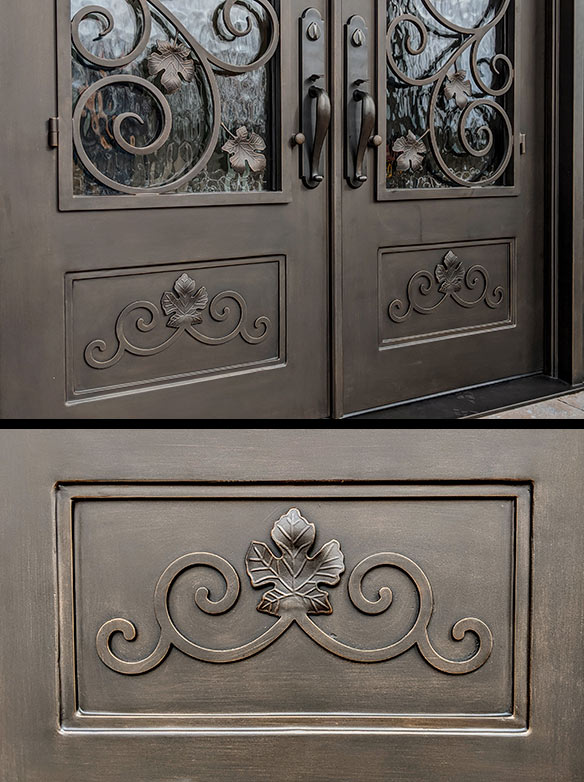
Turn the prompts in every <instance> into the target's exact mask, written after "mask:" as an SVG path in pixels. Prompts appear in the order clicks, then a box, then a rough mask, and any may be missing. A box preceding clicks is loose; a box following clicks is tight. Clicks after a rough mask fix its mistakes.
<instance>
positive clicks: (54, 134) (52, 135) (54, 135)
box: [48, 117, 59, 149]
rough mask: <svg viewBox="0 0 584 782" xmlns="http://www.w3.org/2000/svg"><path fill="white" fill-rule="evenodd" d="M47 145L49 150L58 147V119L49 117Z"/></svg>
mask: <svg viewBox="0 0 584 782" xmlns="http://www.w3.org/2000/svg"><path fill="white" fill-rule="evenodd" d="M48 143H49V147H51V149H55V148H56V147H58V146H59V118H58V117H51V118H50V120H49V135H48Z"/></svg>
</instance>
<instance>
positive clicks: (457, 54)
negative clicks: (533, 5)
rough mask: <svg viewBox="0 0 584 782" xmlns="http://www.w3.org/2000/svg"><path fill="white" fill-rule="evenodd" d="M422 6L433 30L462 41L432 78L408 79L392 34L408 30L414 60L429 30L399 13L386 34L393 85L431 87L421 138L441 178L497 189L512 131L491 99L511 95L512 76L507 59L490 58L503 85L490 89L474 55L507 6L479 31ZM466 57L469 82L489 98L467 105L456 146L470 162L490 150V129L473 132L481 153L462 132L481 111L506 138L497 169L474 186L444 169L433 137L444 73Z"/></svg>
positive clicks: (507, 1)
mask: <svg viewBox="0 0 584 782" xmlns="http://www.w3.org/2000/svg"><path fill="white" fill-rule="evenodd" d="M421 2H422V4H423V6H424V8H425V10H426V11H427V13H428V14H429V15H430V16H431V17H432V18H433V19H434V20H435V21H436V22H438V24H440V25H441V26H442V27H443V28H445V29H446V30H447V31H449V32H450V33H454V34H455V35H458V36H460V37H461V38H462V41H461V42H460V45H459V46H458V47H457V48H456V50H455V51H454V52H453V54H452V55H451V56H450V57H449V58H448V60H447V61H446V62H445V64H444V65H443V66H442V67H441V68H439V69H438V70H437V71H436V72H435V73H431V74H430V75H428V76H426V77H424V78H420V79H416V78H413V77H412V76H410V75H409V74H408V73H406V72H404V70H403V68H401V67H400V66H399V64H398V63H397V61H396V58H395V55H394V36H395V33H396V30H397V29H398V28H399V27H401V26H402V25H406V26H408V27H407V34H406V37H405V49H406V51H407V53H408V54H409V55H411V56H413V57H416V56H418V55H421V54H423V53H424V52H425V51H426V49H427V47H428V43H429V29H428V26H427V24H426V22H425V21H424V20H423V19H421V18H419V17H418V16H414V15H413V14H410V13H402V14H399V15H398V16H396V17H395V18H394V19H392V21H391V22H390V24H389V26H388V29H387V36H386V53H387V62H388V64H389V67H390V68H391V70H392V71H393V73H394V74H395V76H397V78H398V79H400V80H401V81H402V82H404V83H405V84H407V85H410V86H413V87H424V86H429V85H434V87H433V90H432V93H431V97H430V102H429V107H428V112H427V122H428V129H427V132H426V134H427V135H428V137H429V140H430V146H431V148H432V152H433V154H434V157H435V159H436V162H437V164H438V166H439V168H440V170H441V171H442V172H443V174H444V175H445V176H446V177H447V178H448V179H449V180H450V181H452V182H454V183H455V184H456V185H460V186H463V187H473V186H477V185H481V186H486V185H492V184H494V183H496V182H497V181H498V180H499V179H500V178H501V177H502V175H503V174H504V173H505V171H506V170H507V168H508V166H509V163H510V162H511V159H512V156H513V149H514V130H513V125H512V122H511V119H510V117H509V114H508V112H507V111H506V109H505V108H504V107H503V106H502V105H501V103H499V102H497V101H496V100H495V99H496V98H501V97H503V96H505V95H507V94H508V93H509V92H510V90H511V88H512V87H513V84H514V81H515V71H514V67H513V63H512V61H511V59H510V58H509V57H508V56H507V55H506V54H502V53H499V54H495V55H494V56H493V57H492V58H491V59H490V60H489V65H490V68H491V70H492V72H493V73H494V74H495V75H497V76H504V77H505V78H504V83H502V84H501V85H500V86H499V87H493V86H489V85H488V84H486V82H485V80H484V79H483V77H482V76H481V72H480V67H479V51H480V48H481V44H482V42H483V41H484V39H485V36H487V35H488V33H490V32H491V31H492V30H494V29H495V28H496V27H497V25H499V24H500V23H501V22H502V21H503V19H504V18H505V16H506V14H507V12H508V10H509V7H510V5H511V0H502V1H501V3H500V6H499V8H498V10H497V12H496V13H495V14H494V16H493V18H492V19H491V21H489V22H486V23H484V24H479V26H478V27H464V26H461V25H458V24H456V23H455V22H453V21H452V20H450V19H447V18H446V17H445V16H444V15H443V14H442V13H440V12H439V11H438V9H437V8H436V7H435V6H434V3H433V2H432V1H431V0H421ZM412 27H413V28H414V30H415V32H414V30H412V29H411V28H412ZM416 39H417V40H416ZM469 50H470V51H469ZM467 51H469V62H470V69H471V73H472V76H473V78H474V81H475V83H476V85H477V86H478V88H479V89H480V90H481V91H482V93H483V94H484V95H486V96H488V97H481V98H475V99H471V100H470V102H469V103H468V105H467V106H466V107H465V108H464V110H463V111H462V113H461V116H460V119H459V122H458V138H459V140H460V143H461V146H462V148H463V149H464V151H465V152H466V153H467V154H468V155H470V156H471V157H475V158H482V157H485V156H486V155H488V154H489V153H490V152H491V151H492V149H493V145H494V134H493V130H492V128H491V127H489V125H487V124H485V125H482V126H481V127H480V128H478V130H477V132H478V133H479V134H480V135H482V137H483V139H484V143H483V144H482V145H481V147H480V148H477V147H474V146H473V145H472V144H471V142H470V141H469V139H468V133H467V126H468V121H469V118H470V116H471V114H472V113H473V112H475V111H477V110H480V109H484V108H487V109H489V110H491V111H493V112H495V113H496V114H498V115H499V117H500V118H501V120H502V123H503V127H504V135H505V142H504V149H503V154H502V159H501V161H500V163H499V165H498V166H497V169H496V171H495V172H494V173H492V174H490V175H489V176H484V177H482V178H480V179H474V180H468V179H464V178H463V177H461V176H460V175H459V174H457V172H456V171H454V170H453V169H452V168H451V167H450V166H449V165H448V163H447V162H446V161H445V159H444V156H443V154H442V151H441V149H440V143H439V140H438V136H437V116H436V115H437V108H438V101H439V98H440V96H441V94H442V92H443V90H444V86H445V83H446V79H447V77H448V75H449V71H450V70H451V69H452V68H453V67H454V68H456V63H457V61H459V60H460V58H461V57H462V56H463V55H464V54H465V53H466V52H467ZM426 134H424V135H426Z"/></svg>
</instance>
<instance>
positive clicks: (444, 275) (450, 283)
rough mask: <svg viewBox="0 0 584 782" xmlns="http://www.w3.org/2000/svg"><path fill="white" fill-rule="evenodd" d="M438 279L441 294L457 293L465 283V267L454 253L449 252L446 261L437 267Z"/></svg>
mask: <svg viewBox="0 0 584 782" xmlns="http://www.w3.org/2000/svg"><path fill="white" fill-rule="evenodd" d="M436 279H437V280H438V282H439V283H441V284H440V293H457V292H458V291H459V290H461V289H462V285H463V283H464V267H463V265H462V261H460V260H459V259H458V258H457V257H456V255H455V254H454V253H453V252H451V251H450V252H448V253H447V254H446V256H445V257H444V261H443V263H441V264H438V266H437V267H436Z"/></svg>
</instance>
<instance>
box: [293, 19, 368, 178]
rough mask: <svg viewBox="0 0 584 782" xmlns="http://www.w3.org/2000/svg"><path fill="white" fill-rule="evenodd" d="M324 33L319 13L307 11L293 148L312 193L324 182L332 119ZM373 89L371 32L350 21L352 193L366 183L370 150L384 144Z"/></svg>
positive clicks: (348, 172) (348, 158)
mask: <svg viewBox="0 0 584 782" xmlns="http://www.w3.org/2000/svg"><path fill="white" fill-rule="evenodd" d="M325 30H326V28H325V22H324V20H323V18H322V15H321V14H320V11H318V10H317V9H315V8H309V9H308V10H306V11H305V12H304V14H303V16H302V18H301V20H300V57H301V96H300V131H299V132H298V133H297V134H296V135H295V136H294V138H293V139H292V142H293V144H295V145H296V146H298V147H300V149H301V154H300V176H301V178H302V180H303V182H304V184H305V185H306V187H308V188H310V189H314V188H316V187H318V186H319V185H320V184H321V183H322V182H323V180H324V170H325V164H324V160H323V154H322V153H323V149H324V144H325V141H326V137H327V135H328V132H329V128H330V123H331V114H332V108H331V100H330V97H329V94H328V92H327V90H326V86H325V73H326V64H327V63H326V58H327V47H326V34H325ZM369 83H370V73H369V29H368V27H367V24H366V22H365V19H363V17H362V16H352V17H351V18H350V19H349V21H348V23H347V25H346V27H345V101H346V104H345V105H346V128H345V139H346V143H345V149H346V153H345V177H346V179H347V182H348V183H349V185H350V186H351V187H353V188H359V187H362V186H363V185H364V184H365V182H367V180H368V173H367V154H366V153H367V149H368V147H370V146H374V147H380V146H381V145H382V143H383V139H382V137H381V136H379V135H377V134H376V133H375V127H376V122H377V109H376V104H375V99H374V98H373V96H372V95H371V93H370V91H369V90H370V87H369Z"/></svg>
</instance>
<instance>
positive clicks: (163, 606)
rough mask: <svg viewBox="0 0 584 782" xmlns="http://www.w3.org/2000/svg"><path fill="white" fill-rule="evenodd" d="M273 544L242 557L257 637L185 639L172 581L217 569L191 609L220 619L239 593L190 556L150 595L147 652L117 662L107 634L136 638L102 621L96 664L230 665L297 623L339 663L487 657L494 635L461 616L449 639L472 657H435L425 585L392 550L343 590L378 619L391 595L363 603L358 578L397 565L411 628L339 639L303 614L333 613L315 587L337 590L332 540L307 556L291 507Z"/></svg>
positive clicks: (451, 670)
mask: <svg viewBox="0 0 584 782" xmlns="http://www.w3.org/2000/svg"><path fill="white" fill-rule="evenodd" d="M271 534H272V539H273V541H274V543H275V544H276V546H277V547H278V549H279V552H280V554H279V555H275V554H274V552H273V551H272V549H271V548H270V547H269V546H267V545H266V544H265V543H260V542H258V541H252V543H251V544H250V546H249V549H248V551H247V555H246V568H247V573H248V575H249V577H250V580H251V583H252V586H254V587H257V588H261V587H264V586H269V587H270V589H269V590H268V591H267V592H265V593H264V595H263V596H262V598H261V601H260V603H259V604H258V606H257V609H258V611H261V612H262V613H267V614H269V615H271V616H273V617H276V618H277V621H276V622H275V623H274V624H273V625H272V626H271V627H269V628H268V629H267V630H266V631H265V632H264V633H262V634H261V635H260V636H258V637H257V638H255V639H254V640H252V641H250V642H249V643H246V644H243V645H241V646H237V647H234V648H230V649H211V648H207V647H203V646H200V645H199V644H197V643H195V642H194V641H192V640H190V639H189V638H187V637H186V636H185V635H184V634H183V633H182V632H181V631H180V630H179V629H178V628H177V626H176V624H175V622H174V620H173V618H172V617H171V614H170V610H169V607H168V605H169V594H170V590H171V589H172V586H173V584H174V583H175V581H176V580H177V579H178V577H179V576H180V575H181V574H182V573H184V572H185V571H186V570H188V569H190V568H193V567H197V566H205V567H208V568H212V569H214V570H215V571H217V572H218V573H219V574H220V575H221V576H222V578H223V580H224V582H225V590H224V593H223V595H222V596H221V597H220V598H219V599H218V600H212V599H211V597H210V593H209V590H208V589H207V588H206V587H203V586H200V587H198V589H197V590H196V591H195V605H196V606H197V608H199V609H200V610H201V611H204V612H205V613H207V614H222V613H225V612H226V611H229V610H230V609H232V608H233V606H234V605H235V603H236V602H237V599H238V596H239V592H240V581H239V576H238V575H237V572H236V570H235V568H234V567H233V566H232V565H230V564H229V562H227V561H226V560H225V559H223V558H222V557H219V556H217V555H216V554H210V553H193V554H186V555H185V556H182V557H179V558H178V559H176V560H175V561H174V562H171V564H170V565H169V566H168V567H167V568H166V570H165V571H164V572H163V573H162V575H161V576H160V578H159V580H158V583H157V584H156V588H155V590H154V614H155V617H156V621H157V623H158V625H159V628H160V636H159V640H158V642H157V644H156V646H155V648H154V650H153V651H152V652H151V653H150V654H148V655H147V656H146V657H144V658H143V659H141V660H133V661H132V660H127V659H123V658H121V657H119V656H118V655H117V654H115V653H114V651H113V650H112V648H111V640H112V636H114V635H115V634H116V633H121V634H122V635H123V637H124V639H125V640H126V641H128V642H131V641H133V640H135V638H136V636H137V629H136V626H135V625H134V624H133V623H132V622H130V621H128V620H127V619H122V618H115V619H109V620H108V621H106V622H105V623H104V624H103V625H102V626H101V627H100V628H99V630H98V633H97V641H96V645H97V653H98V655H99V657H100V658H101V660H102V662H103V663H104V664H105V665H107V666H108V668H111V669H112V670H113V671H116V672H117V673H122V674H140V673H145V672H146V671H151V670H152V669H153V668H155V667H156V666H158V665H160V663H161V662H162V661H163V660H164V659H165V658H166V656H167V655H168V653H169V652H170V650H171V648H172V647H174V648H176V649H178V650H179V651H181V652H182V653H183V654H185V655H187V656H189V657H192V658H194V659H196V660H203V661H205V662H212V663H230V662H236V661H238V660H244V659H246V658H248V657H252V656H253V655H255V654H258V653H259V652H261V651H262V650H264V649H266V648H267V647H268V646H270V645H271V644H273V643H274V642H275V641H276V640H277V639H278V638H280V637H281V636H282V635H283V634H284V633H285V632H286V630H288V628H289V627H291V626H292V625H293V624H296V625H297V626H298V627H300V628H301V629H302V630H303V631H304V632H305V633H306V635H308V637H309V638H311V639H312V640H313V641H314V642H315V643H317V644H318V645H319V646H321V647H322V648H323V649H326V651H328V652H330V653H331V654H334V655H336V656H338V657H342V658H344V659H346V660H351V661H354V662H359V663H376V662H382V661H385V660H391V659H393V658H395V657H398V656H399V655H401V654H404V652H407V651H408V650H409V649H412V648H414V647H416V648H417V649H418V651H419V652H420V654H421V655H422V656H423V658H424V659H425V660H426V661H427V662H428V663H429V664H430V665H431V666H433V667H434V668H436V669H437V670H438V671H442V672H443V673H448V674H467V673H471V672H472V671H476V670H478V669H479V668H481V667H482V666H483V665H484V664H485V663H486V661H487V660H488V659H489V657H490V655H491V651H492V648H493V636H492V633H491V631H490V629H489V627H488V626H487V625H486V624H485V623H484V622H482V621H481V620H480V619H474V618H470V617H467V618H465V619H460V620H459V621H458V622H456V624H455V625H454V627H453V628H452V637H453V638H454V640H455V641H462V640H463V639H464V637H465V636H466V634H467V633H472V634H473V635H474V636H475V638H476V640H477V644H476V646H475V649H474V651H473V653H472V654H471V655H470V656H469V657H467V658H466V659H462V660H449V659H447V658H445V657H443V656H442V655H441V654H439V653H438V652H437V651H436V650H435V648H434V646H433V645H432V642H431V641H430V638H429V634H428V626H429V624H430V620H431V618H432V613H433V611H434V597H433V594H432V587H431V585H430V582H429V580H428V578H427V576H426V574H425V573H424V571H423V570H422V569H421V568H420V567H419V565H417V564H416V563H415V562H413V561H412V560H411V559H409V558H408V557H405V556H403V555H402V554H395V553H380V554H373V555H372V556H369V557H366V558H365V559H363V560H362V561H361V562H360V563H359V564H358V565H357V566H356V567H355V568H354V569H353V571H352V573H351V575H350V577H349V584H348V591H349V598H350V600H351V602H352V604H353V605H354V606H355V608H357V609H358V610H359V611H361V612H362V613H364V614H369V615H373V614H382V613H384V612H385V611H387V610H388V609H389V607H390V606H391V603H392V600H393V594H392V591H391V589H390V588H389V587H387V586H384V587H382V588H381V589H380V590H379V595H378V599H377V600H369V599H368V598H367V597H366V596H365V595H364V593H363V588H362V587H363V581H364V579H365V577H366V576H367V575H368V574H369V573H370V572H371V571H372V570H374V569H376V568H380V567H389V568H396V569H398V570H401V571H402V572H403V573H405V574H406V576H408V577H409V579H410V580H411V582H412V583H413V585H414V586H415V588H416V590H417V593H418V602H419V607H418V613H417V616H416V618H415V620H414V622H413V624H412V626H411V627H410V629H409V630H408V631H407V632H406V633H405V634H404V635H403V636H402V638H401V639H400V640H398V641H396V642H395V643H392V644H389V645H388V646H384V647H381V648H377V649H365V648H359V647H355V646H350V645H348V644H345V643H343V642H342V641H339V640H338V639H337V638H336V636H335V637H333V636H332V635H329V633H327V632H325V631H324V630H323V629H322V628H321V627H319V625H318V624H316V623H315V622H314V621H313V620H312V619H311V618H310V616H309V614H313V615H314V614H331V613H332V611H333V609H332V606H331V604H330V602H329V595H328V592H326V591H324V590H323V589H322V588H321V585H322V584H324V585H327V586H329V587H334V586H336V585H337V584H338V583H339V581H340V578H341V576H342V574H343V573H344V571H345V560H344V556H343V554H342V552H341V547H340V544H339V542H338V541H337V540H331V541H329V542H328V543H326V544H325V545H324V546H322V548H321V549H320V550H319V551H318V552H317V553H315V554H314V555H312V556H310V554H309V551H310V550H311V548H312V546H313V544H314V541H315V537H316V529H315V526H314V524H312V523H311V522H309V521H307V520H306V519H305V518H304V517H303V516H302V514H301V513H300V511H299V510H298V508H291V509H290V510H289V511H288V513H286V514H284V515H283V516H281V517H280V518H279V519H278V520H277V521H276V522H275V524H274V526H273V529H272V533H271Z"/></svg>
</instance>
